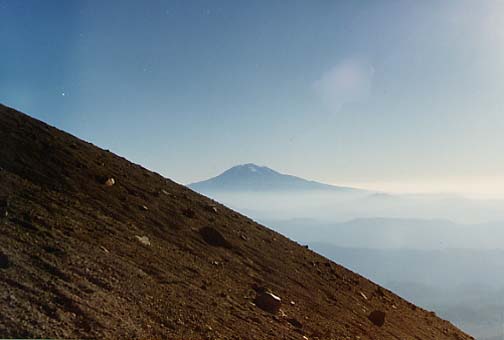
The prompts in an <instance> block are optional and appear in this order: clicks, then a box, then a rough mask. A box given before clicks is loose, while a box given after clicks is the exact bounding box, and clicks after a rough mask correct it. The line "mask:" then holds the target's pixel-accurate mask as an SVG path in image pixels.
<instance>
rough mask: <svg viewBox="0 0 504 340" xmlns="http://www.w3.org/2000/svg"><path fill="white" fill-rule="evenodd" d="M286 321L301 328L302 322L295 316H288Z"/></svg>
mask: <svg viewBox="0 0 504 340" xmlns="http://www.w3.org/2000/svg"><path fill="white" fill-rule="evenodd" d="M287 322H288V323H290V324H291V325H292V326H294V327H296V328H303V324H302V323H301V322H300V321H299V320H298V319H296V318H289V319H287Z"/></svg>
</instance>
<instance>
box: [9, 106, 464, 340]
mask: <svg viewBox="0 0 504 340" xmlns="http://www.w3.org/2000/svg"><path fill="white" fill-rule="evenodd" d="M0 141H1V143H0V167H1V170H0V216H1V217H0V228H1V233H0V310H1V313H0V336H1V337H24V338H26V337H64V338H70V337H73V338H75V337H86V338H90V337H99V338H103V337H106V338H125V337H129V338H146V337H157V338H183V339H204V338H208V339H236V338H238V337H239V338H246V339H283V338H285V339H302V338H303V336H306V337H307V338H309V339H316V338H319V339H346V338H352V339H355V338H356V337H357V336H359V337H360V339H362V340H364V339H394V338H396V339H469V338H470V337H468V336H467V335H465V334H463V333H462V332H460V331H459V330H458V329H456V328H455V327H453V326H452V325H451V324H449V323H448V322H446V321H443V320H440V319H439V318H437V317H436V316H435V315H434V314H433V313H429V312H427V311H424V310H422V309H420V308H417V307H415V306H413V305H412V304H410V303H408V302H406V301H404V300H402V299H401V298H399V297H397V296H395V295H394V294H392V293H391V292H389V291H386V290H385V289H381V288H379V287H378V286H376V285H375V284H373V283H371V282H370V281H368V280H366V279H364V278H362V277H361V276H359V275H356V274H354V273H352V272H350V271H348V270H346V269H344V268H342V267H340V266H338V265H336V264H334V263H332V262H331V261H329V260H327V259H326V258H324V257H322V256H319V255H317V254H315V253H314V252H312V251H310V250H308V249H306V248H304V247H301V246H299V245H298V244H296V243H294V242H292V241H290V240H289V239H287V238H285V237H283V236H281V235H279V234H277V233H275V232H273V231H271V230H269V229H267V228H265V227H262V226H260V225H258V224H256V223H254V222H253V221H251V220H250V219H248V218H246V217H244V216H241V215H239V214H237V213H235V212H233V211H232V210H229V209H227V208H226V207H224V206H222V205H219V204H217V203H215V202H213V201H211V200H210V199H208V198H205V197H203V196H201V195H198V194H196V193H194V192H192V191H191V190H189V189H188V188H186V187H184V186H181V185H178V184H175V183H174V182H172V181H170V180H167V179H165V178H163V177H161V176H160V175H158V174H155V173H152V172H150V171H147V170H146V169H144V168H142V167H140V166H138V165H135V164H132V163H129V162H128V161H126V160H125V159H123V158H120V157H118V156H116V155H114V154H112V153H110V152H108V151H104V150H101V149H99V148H96V147H94V146H93V145H91V144H89V143H86V142H83V141H80V140H78V139H76V138H74V137H72V136H70V135H68V134H66V133H63V132H61V131H59V130H57V129H54V128H52V127H49V126H47V125H45V124H43V123H41V122H39V121H37V120H34V119H32V118H30V117H28V116H26V115H23V114H21V113H19V112H16V111H14V110H12V109H9V108H6V107H2V106H0ZM112 178H113V179H114V181H113V182H115V184H114V185H110V184H112V181H111V179H112ZM106 183H107V184H109V185H106ZM267 289H269V290H271V291H272V292H273V293H274V294H275V295H277V296H279V297H280V298H281V299H282V306H281V311H280V312H278V313H277V314H271V313H268V312H266V311H264V310H262V309H260V308H258V307H257V306H256V305H255V304H254V301H257V300H256V296H257V295H258V294H261V292H264V291H265V290H267ZM373 312H375V313H374V314H373ZM370 315H374V316H371V317H370ZM381 316H384V317H385V319H384V322H383V325H382V326H378V325H379V324H381V323H382V320H380V318H381ZM373 318H378V319H375V320H373ZM373 322H374V323H373Z"/></svg>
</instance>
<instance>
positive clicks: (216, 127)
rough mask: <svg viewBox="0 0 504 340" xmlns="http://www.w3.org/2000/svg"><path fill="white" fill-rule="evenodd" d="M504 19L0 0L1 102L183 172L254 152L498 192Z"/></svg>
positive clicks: (341, 8)
mask: <svg viewBox="0 0 504 340" xmlns="http://www.w3.org/2000/svg"><path fill="white" fill-rule="evenodd" d="M503 19H504V3H502V2H500V1H490V0H489V1H484V2H476V1H464V0H461V1H443V2H440V1H408V0H404V1H393V0H389V1H154V0H151V1H128V0H122V1H112V0H111V1H57V0H52V1H37V0H33V1H30V0H23V1H15V0H12V1H10V0H7V1H6V0H0V42H1V43H2V46H3V48H2V52H1V53H0V101H1V102H2V103H4V104H6V105H9V106H12V107H15V108H17V109H20V110H22V111H24V112H26V113H28V114H30V115H32V116H34V117H36V118H39V119H42V120H44V121H46V122H48V123H50V124H52V125H55V126H57V127H59V128H61V129H64V130H67V131H69V132H71V133H73V134H75V135H77V136H79V137H81V138H83V139H86V140H89V141H91V142H93V143H95V144H97V145H99V146H101V147H103V148H107V149H111V150H112V151H114V152H116V153H118V154H121V155H123V156H125V157H127V158H129V159H131V160H133V161H134V162H137V163H141V164H143V165H144V166H146V167H148V168H150V169H153V170H156V171H158V172H160V173H162V174H163V175H165V176H167V177H170V178H172V179H174V180H176V181H178V182H181V183H188V182H191V181H195V180H199V179H203V178H206V177H209V176H213V175H216V174H217V173H219V172H220V171H222V170H225V169H226V168H228V167H230V166H233V165H235V164H240V163H249V162H254V163H258V164H261V165H267V166H269V167H271V168H274V169H277V170H280V171H283V172H288V173H292V174H296V175H299V176H303V177H307V178H312V179H318V180H321V181H324V182H328V183H334V184H355V185H360V186H366V187H374V188H377V189H382V190H392V191H471V192H475V193H487V192H488V193H489V192H492V193H496V192H500V193H504V179H503V178H504V175H501V174H503V173H504V171H503V170H504V152H502V150H504V139H503V137H502V131H503V128H504V114H503V109H504V96H502V93H503V89H504V27H503V26H502V22H504V20H503ZM461 187H463V188H464V190H458V189H460V188H461ZM469 187H470V188H471V189H470V190H468V188H469Z"/></svg>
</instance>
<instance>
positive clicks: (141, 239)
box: [135, 235, 151, 246]
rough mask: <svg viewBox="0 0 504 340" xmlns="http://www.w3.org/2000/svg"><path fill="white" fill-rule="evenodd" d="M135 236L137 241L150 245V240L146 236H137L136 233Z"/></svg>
mask: <svg viewBox="0 0 504 340" xmlns="http://www.w3.org/2000/svg"><path fill="white" fill-rule="evenodd" d="M135 237H136V239H137V240H138V242H140V243H141V244H143V245H144V246H150V245H151V242H150V240H149V238H148V237H147V236H138V235H136V236H135Z"/></svg>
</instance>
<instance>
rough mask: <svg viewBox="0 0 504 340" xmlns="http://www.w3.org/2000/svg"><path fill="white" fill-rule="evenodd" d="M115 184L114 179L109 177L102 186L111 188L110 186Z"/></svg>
mask: <svg viewBox="0 0 504 340" xmlns="http://www.w3.org/2000/svg"><path fill="white" fill-rule="evenodd" d="M115 183H116V181H115V179H114V178H113V177H109V178H107V180H106V181H105V183H103V184H104V185H105V186H106V187H111V186H114V184H115Z"/></svg>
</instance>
